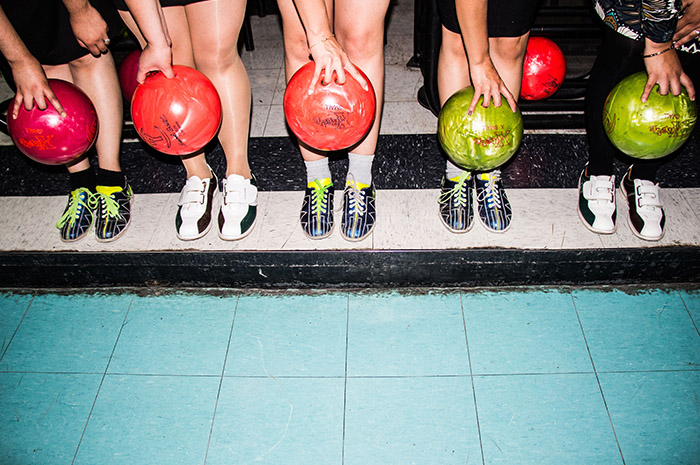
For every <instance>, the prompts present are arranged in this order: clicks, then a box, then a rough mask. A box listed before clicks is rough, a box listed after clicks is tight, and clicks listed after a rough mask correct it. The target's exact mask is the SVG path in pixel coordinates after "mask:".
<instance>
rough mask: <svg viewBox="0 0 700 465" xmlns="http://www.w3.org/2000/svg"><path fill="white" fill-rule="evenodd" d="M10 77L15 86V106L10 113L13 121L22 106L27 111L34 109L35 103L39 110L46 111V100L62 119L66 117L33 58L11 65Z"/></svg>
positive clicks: (40, 68) (42, 71) (39, 66)
mask: <svg viewBox="0 0 700 465" xmlns="http://www.w3.org/2000/svg"><path fill="white" fill-rule="evenodd" d="M12 76H13V78H14V80H15V83H16V84H17V94H16V95H15V105H14V108H13V111H12V118H13V119H17V116H18V115H19V109H20V108H21V106H22V105H23V104H24V108H25V109H26V110H27V111H29V110H31V109H32V108H33V107H34V103H35V102H36V106H37V108H38V109H39V110H46V107H47V104H46V101H47V100H48V101H49V102H50V103H51V105H52V106H53V107H54V108H55V109H56V111H57V112H58V113H59V114H60V115H61V116H62V117H65V116H66V111H65V110H64V109H63V106H62V105H61V102H59V101H58V98H56V94H54V93H53V90H51V87H49V82H48V80H47V79H46V75H45V74H44V70H43V69H42V67H41V65H40V64H39V62H38V61H37V60H36V59H35V58H34V57H31V59H26V60H22V61H21V62H19V63H17V64H16V65H13V66H12Z"/></svg>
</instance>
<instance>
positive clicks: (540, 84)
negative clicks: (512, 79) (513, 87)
mask: <svg viewBox="0 0 700 465" xmlns="http://www.w3.org/2000/svg"><path fill="white" fill-rule="evenodd" d="M564 76H566V59H565V58H564V53H563V52H562V51H561V49H560V48H559V46H558V45H557V44H555V43H554V42H553V41H552V40H550V39H547V38H546V37H530V39H529V40H528V42H527V51H526V52H525V61H524V63H523V84H522V87H521V89H520V97H522V98H524V99H525V100H542V99H544V98H547V97H549V96H550V95H552V94H553V93H555V92H556V91H557V90H559V88H560V87H561V84H562V83H563V82H564Z"/></svg>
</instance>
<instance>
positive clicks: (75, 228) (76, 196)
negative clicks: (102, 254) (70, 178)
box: [56, 187, 95, 242]
mask: <svg viewBox="0 0 700 465" xmlns="http://www.w3.org/2000/svg"><path fill="white" fill-rule="evenodd" d="M94 209H95V198H94V195H93V193H92V192H90V189H87V188H85V187H79V188H78V189H75V190H73V191H71V193H70V194H68V204H67V205H66V209H65V210H64V211H63V215H61V218H60V219H59V220H58V222H57V223H56V227H57V228H58V229H59V230H60V233H61V240H62V241H63V242H75V241H77V240H78V239H82V238H83V237H85V236H86V235H87V234H88V232H90V228H91V227H92V221H93V217H94Z"/></svg>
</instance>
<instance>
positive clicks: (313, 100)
mask: <svg viewBox="0 0 700 465" xmlns="http://www.w3.org/2000/svg"><path fill="white" fill-rule="evenodd" d="M358 71H360V70H359V68H358ZM360 73H362V71H360ZM313 75H314V63H313V62H309V63H307V64H306V65H304V66H302V67H301V68H300V69H299V70H298V71H297V72H296V73H294V76H292V78H291V79H290V80H289V83H288V84H287V90H286V91H285V92H284V116H285V117H286V118H287V123H288V124H289V127H290V128H291V130H292V132H294V134H295V135H296V136H297V137H298V138H299V140H300V141H301V142H303V143H304V144H306V145H308V146H309V147H311V148H314V149H317V150H342V149H346V148H348V147H352V146H353V145H355V144H357V143H358V142H360V141H361V140H362V138H363V137H365V135H367V132H368V131H369V130H370V128H371V127H372V123H373V122H374V113H375V109H376V99H375V96H374V89H373V88H372V84H371V83H370V82H369V79H368V78H367V76H365V75H364V73H362V76H363V77H364V78H365V80H366V81H367V84H368V86H369V89H368V90H364V89H363V88H362V86H361V85H360V84H359V83H358V82H357V80H355V78H353V77H352V76H351V75H350V73H346V74H345V76H346V80H345V83H344V84H338V83H337V82H336V81H335V80H332V81H331V82H330V83H329V84H327V85H324V84H323V75H321V77H320V78H319V80H318V82H317V83H316V84H315V86H314V88H313V93H311V94H309V93H308V88H309V85H310V83H311V79H312V78H313Z"/></svg>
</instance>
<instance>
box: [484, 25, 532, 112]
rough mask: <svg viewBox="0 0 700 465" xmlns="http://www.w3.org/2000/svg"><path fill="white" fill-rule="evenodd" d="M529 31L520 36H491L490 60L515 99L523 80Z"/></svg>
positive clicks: (518, 94)
mask: <svg viewBox="0 0 700 465" xmlns="http://www.w3.org/2000/svg"><path fill="white" fill-rule="evenodd" d="M529 35H530V34H529V33H526V34H523V35H522V36H520V37H491V38H490V39H489V49H490V55H491V61H492V62H493V65H494V66H495V67H496V71H498V74H499V75H500V76H501V79H503V82H504V83H505V84H506V87H508V90H509V91H510V93H511V94H513V97H515V100H516V101H517V100H518V97H519V96H520V86H521V84H522V82H523V60H524V59H525V50H526V48H527V39H528V37H529Z"/></svg>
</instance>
